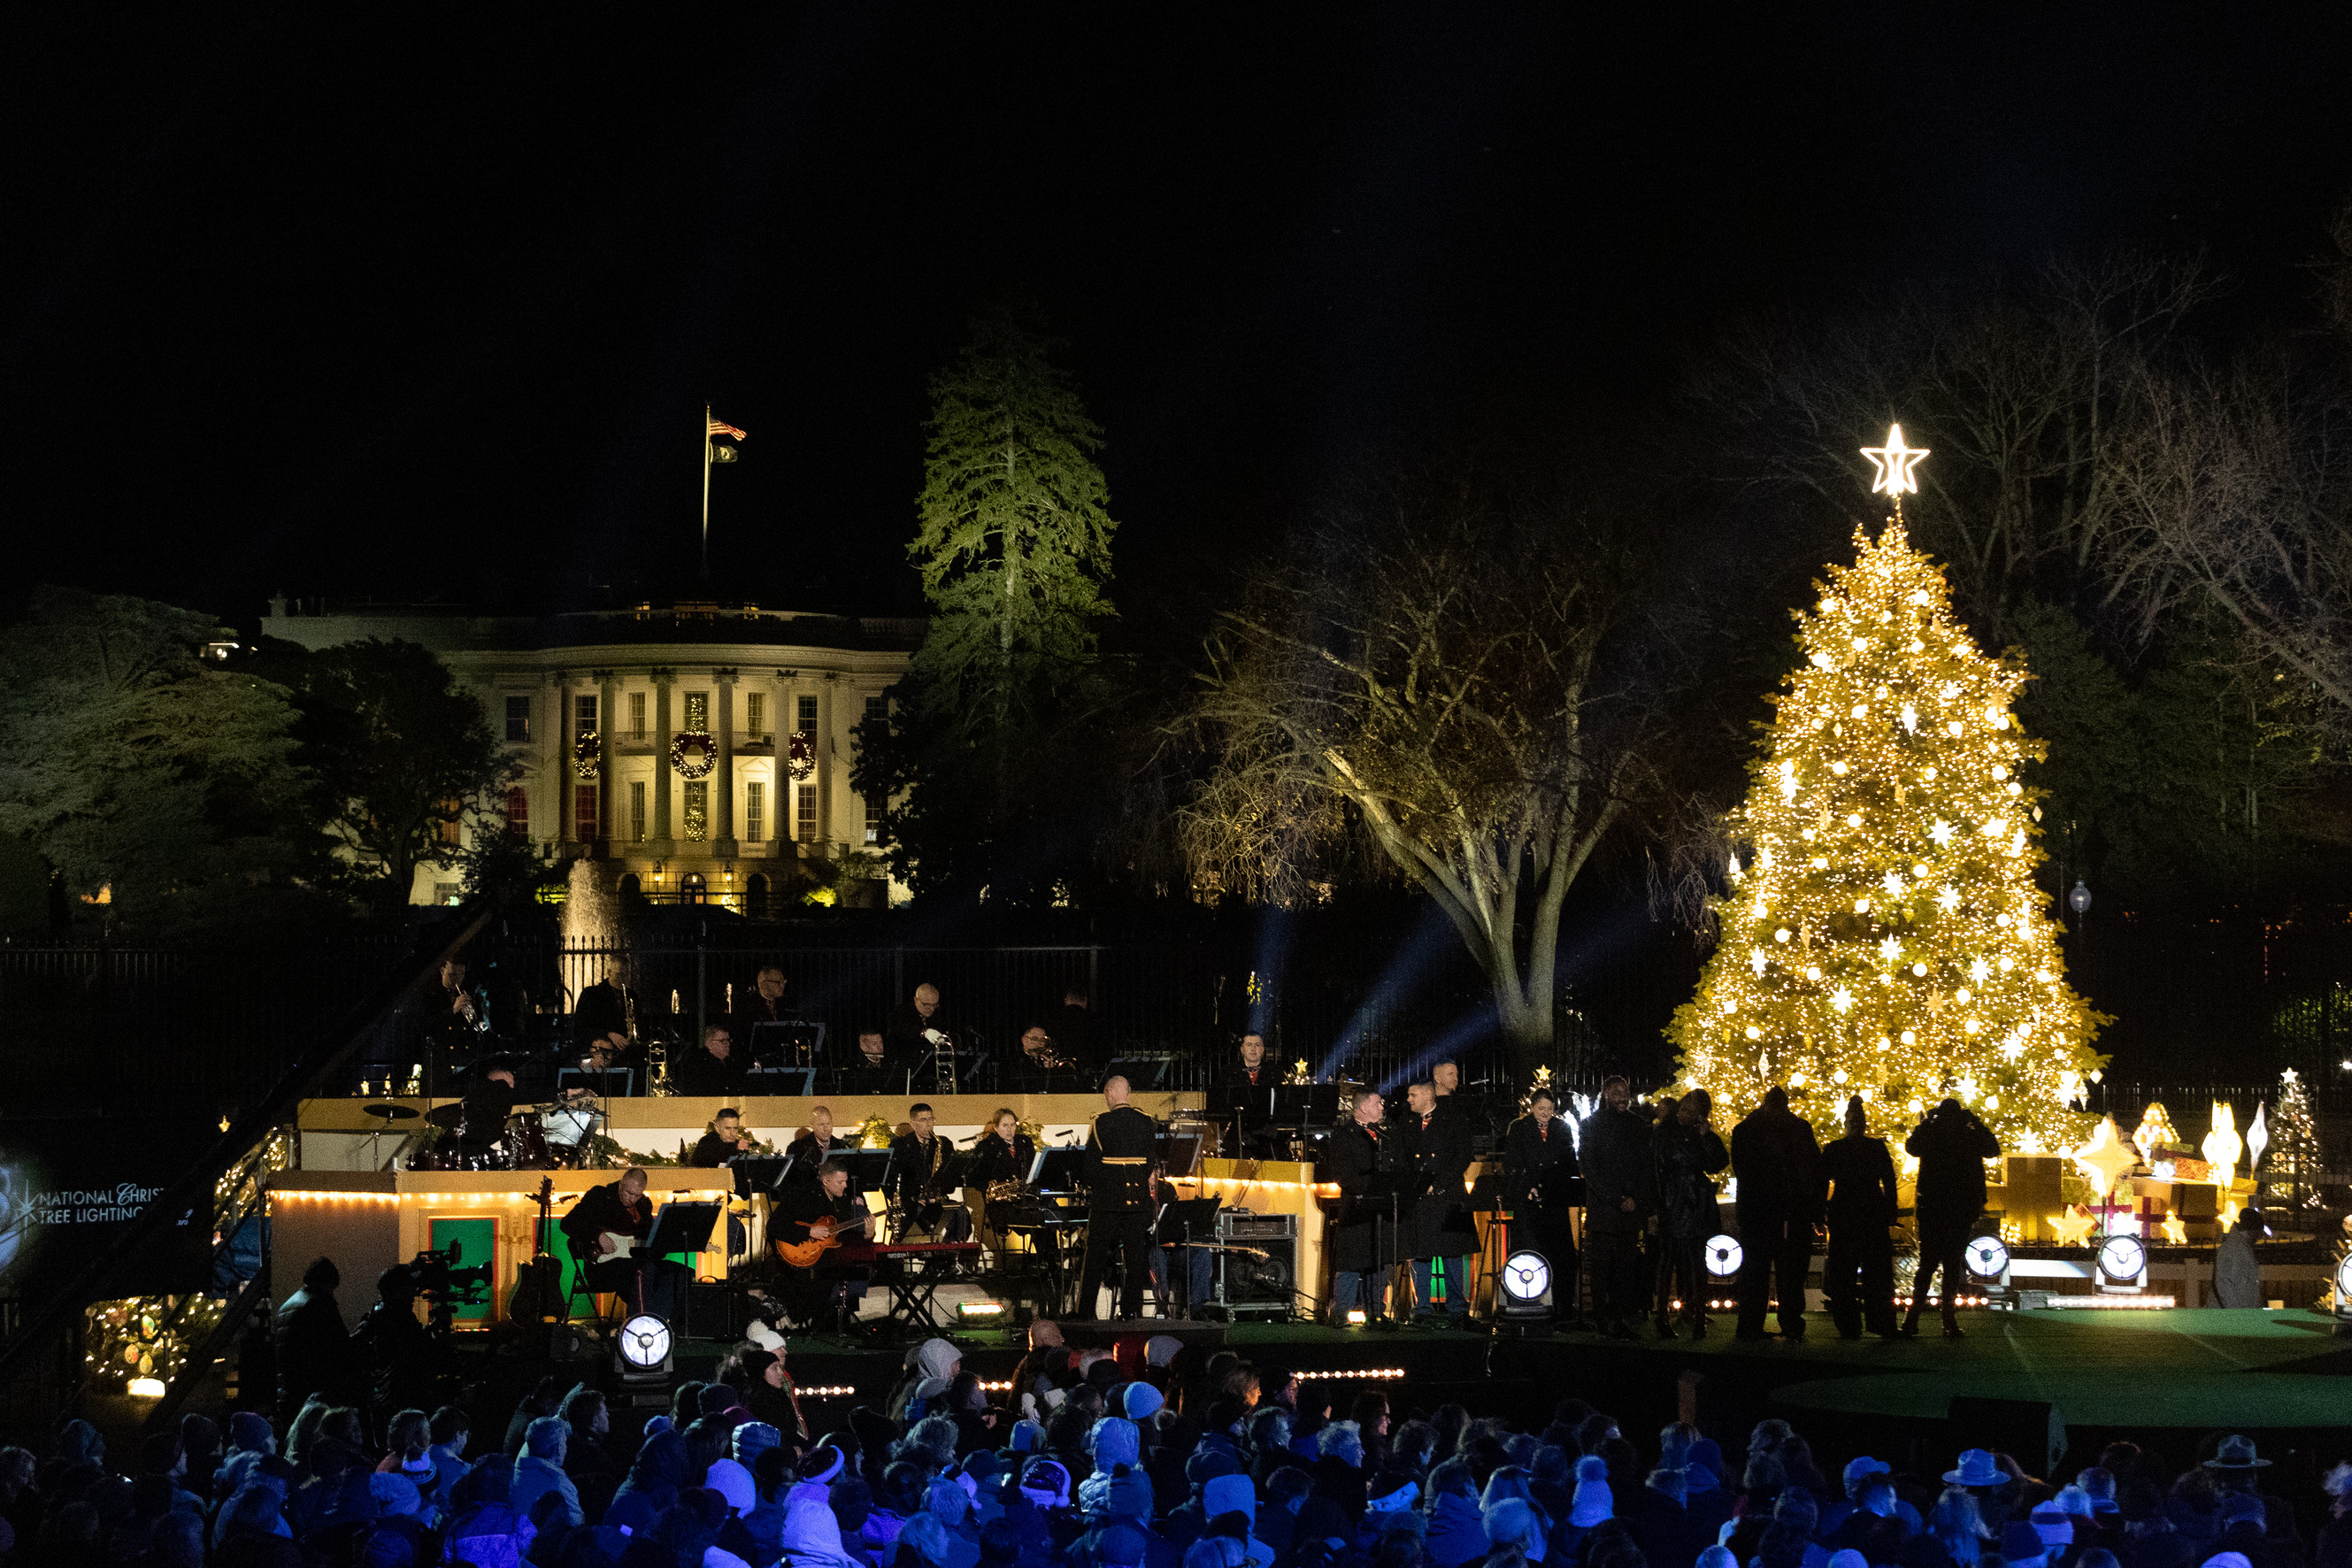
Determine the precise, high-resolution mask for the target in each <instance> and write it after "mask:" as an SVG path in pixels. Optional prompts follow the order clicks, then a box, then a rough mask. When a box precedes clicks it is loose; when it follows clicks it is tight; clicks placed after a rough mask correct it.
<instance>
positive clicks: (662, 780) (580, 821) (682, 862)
mask: <svg viewBox="0 0 2352 1568" xmlns="http://www.w3.org/2000/svg"><path fill="white" fill-rule="evenodd" d="M262 631H263V633H264V634H265V635H266V636H268V637H282V638H284V639H285V640H286V641H288V642H292V643H298V644H300V645H301V646H302V647H308V648H311V649H318V648H325V647H334V646H335V645H337V644H339V643H345V642H353V641H357V640H360V639H362V638H365V637H383V638H395V637H397V638H404V639H405V640H407V641H410V642H415V643H419V644H422V645H423V646H424V647H428V648H431V649H432V650H433V651H434V652H435V653H436V654H437V655H438V656H440V658H441V659H442V661H443V662H444V663H445V664H446V665H447V666H448V667H449V668H450V669H451V670H452V671H453V672H455V674H456V675H457V679H459V681H461V682H462V683H463V684H464V685H466V686H467V687H468V688H470V689H472V690H473V691H474V693H475V695H476V696H477V697H478V698H479V699H480V700H481V703H482V708H483V710H484V711H485V712H486V713H487V714H488V718H489V721H490V724H491V727H492V730H493V732H495V733H498V734H501V735H503V736H504V737H505V739H506V742H507V744H508V745H509V747H511V748H512V749H513V751H514V752H515V754H516V755H517V756H518V757H519V758H520V760H521V761H522V763H523V765H524V771H523V774H522V778H521V781H520V783H518V784H516V785H515V786H514V787H513V789H512V790H510V791H509V795H508V798H507V800H506V801H505V802H504V803H503V804H504V814H505V819H506V823H507V825H508V826H510V827H512V828H513V829H514V830H516V831H518V832H520V833H521V834H523V835H524V836H525V837H528V838H530V840H532V841H533V842H534V843H536V844H538V845H539V846H541V847H542V849H543V850H544V851H545V852H547V853H549V854H551V855H566V856H583V857H586V858H591V859H594V860H598V861H604V862H608V863H609V865H610V876H611V879H612V882H613V884H614V885H615V886H618V887H623V888H634V889H635V890H637V891H641V892H644V893H646V894H647V895H649V896H651V897H653V898H654V899H656V900H659V901H670V900H677V901H681V902H697V901H709V902H712V903H720V904H725V905H728V906H730V907H734V908H757V907H759V906H760V905H761V903H762V902H764V900H766V898H767V896H768V894H769V893H770V891H771V889H776V890H779V891H781V887H780V884H782V883H789V882H793V881H796V880H798V877H797V875H796V873H795V872H794V868H793V867H792V866H791V865H789V864H788V862H790V861H792V860H793V859H796V858H797V859H806V858H822V859H828V860H830V859H837V858H839V857H840V856H841V855H842V854H844V853H845V851H849V850H855V849H860V848H867V847H878V845H879V842H880V836H881V803H880V802H878V801H867V800H864V799H861V798H860V797H859V796H858V795H857V794H856V792H855V791H854V790H853V789H852V788H851V787H850V783H849V769H850V761H851V757H852V753H853V751H854V747H855V740H854V737H853V735H852V730H853V728H854V727H855V726H856V724H857V722H858V721H860V720H862V719H864V718H865V717H866V715H867V714H868V713H870V712H873V711H875V710H877V708H878V707H879V706H880V705H881V704H882V703H883V702H884V701H885V700H886V698H885V695H884V694H885V693H886V692H887V690H888V689H889V688H890V686H891V685H892V683H893V682H895V681H896V680H897V679H898V677H899V676H900V675H901V674H903V673H904V672H905V670H906V668H907V664H908V658H910V657H911V656H912V654H913V652H914V649H915V646H916V644H917V643H918V642H919V641H920V640H921V638H922V632H923V623H922V622H921V621H920V620H916V619H888V618H873V617H856V616H826V615H815V614H807V613H801V612H795V611H789V610H782V611H779V610H762V609H761V608H759V607H757V606H756V605H718V604H705V603H680V604H677V605H666V606H656V605H639V606H637V607H635V608H633V609H627V610H600V611H587V612H582V613H577V614H569V615H556V616H469V615H463V614H457V613H453V612H450V611H446V610H436V609H433V608H431V607H414V608H407V607H380V608H367V609H359V610H352V611H349V612H336V613H326V612H325V611H324V610H323V607H322V608H321V610H320V612H319V613H313V614H305V613H303V612H302V610H301V609H300V608H299V606H289V604H288V602H287V601H286V600H284V599H273V600H271V601H270V605H269V614H268V616H265V617H264V618H263V621H262ZM452 876H453V873H451V872H450V871H447V870H445V869H437V868H431V867H426V868H420V869H419V870H418V872H417V880H416V887H415V890H414V892H413V894H412V901H414V902H419V903H422V902H446V901H447V900H449V899H451V898H452V897H454V896H455V894H456V892H457V887H456V885H455V883H454V881H452V880H451V878H452ZM630 879H634V881H633V882H632V881H631V880H630Z"/></svg>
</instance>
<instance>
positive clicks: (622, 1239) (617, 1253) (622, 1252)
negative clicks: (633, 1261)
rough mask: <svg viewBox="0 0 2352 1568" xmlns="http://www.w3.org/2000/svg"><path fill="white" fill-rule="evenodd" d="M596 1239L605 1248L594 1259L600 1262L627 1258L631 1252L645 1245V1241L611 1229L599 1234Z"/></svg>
mask: <svg viewBox="0 0 2352 1568" xmlns="http://www.w3.org/2000/svg"><path fill="white" fill-rule="evenodd" d="M596 1240H597V1243H598V1245H599V1246H601V1247H603V1248H604V1250H603V1251H601V1252H599V1253H598V1254H597V1255H596V1257H595V1259H594V1261H596V1262H598V1263H612V1262H614V1261H616V1260H618V1259H620V1258H627V1257H629V1256H630V1255H631V1254H633V1253H635V1251H636V1250H637V1248H638V1247H643V1246H644V1245H645V1243H643V1242H641V1241H639V1240H638V1239H637V1238H636V1237H634V1236H622V1235H620V1234H619V1233H617V1232H614V1231H609V1230H608V1231H605V1232H604V1233H603V1234H602V1235H600V1236H598V1237H596Z"/></svg>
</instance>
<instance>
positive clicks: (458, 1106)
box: [425, 1100, 466, 1127]
mask: <svg viewBox="0 0 2352 1568" xmlns="http://www.w3.org/2000/svg"><path fill="white" fill-rule="evenodd" d="M465 1120H466V1102H465V1101H464V1100H451V1101H450V1102H449V1103H448V1104H446V1105H436V1106H435V1107H434V1108H433V1109H432V1110H428V1111H426V1112H425V1121H430V1122H431V1123H433V1125H434V1126H436V1127H455V1126H457V1124H458V1123H459V1122H461V1121H465Z"/></svg>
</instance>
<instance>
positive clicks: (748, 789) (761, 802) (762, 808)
mask: <svg viewBox="0 0 2352 1568" xmlns="http://www.w3.org/2000/svg"><path fill="white" fill-rule="evenodd" d="M754 700H755V701H756V700H757V699H756V698H755V699H754ZM766 837H768V786H767V785H766V784H762V783H761V782H760V781H759V780H758V779H751V780H748V781H746V783H745V784H744V785H743V842H744V843H746V844H757V843H759V842H760V841H761V840H762V839H764V838H766Z"/></svg>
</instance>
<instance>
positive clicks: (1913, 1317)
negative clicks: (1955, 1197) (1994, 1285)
mask: <svg viewBox="0 0 2352 1568" xmlns="http://www.w3.org/2000/svg"><path fill="white" fill-rule="evenodd" d="M1975 1226H1976V1216H1975V1215H1969V1217H1968V1218H1966V1219H1956V1218H1954V1217H1953V1216H1951V1215H1932V1214H1923V1215H1920V1216H1919V1267H1918V1268H1917V1270H1916V1272H1914V1273H1913V1275H1912V1276H1911V1310H1910V1311H1909V1312H1907V1313H1906V1314H1905V1317H1906V1321H1917V1319H1918V1316H1919V1308H1920V1305H1921V1303H1923V1302H1924V1301H1926V1300H1927V1281H1928V1280H1929V1279H1934V1278H1935V1277H1936V1276H1937V1274H1941V1275H1942V1276H1943V1277H1944V1278H1943V1289H1942V1290H1941V1291H1940V1292H1939V1294H1940V1295H1941V1296H1942V1297H1943V1313H1944V1321H1946V1322H1950V1321H1952V1314H1953V1312H1954V1311H1955V1310H1956V1309H1955V1308H1954V1307H1953V1305H1952V1298H1953V1297H1955V1296H1958V1294H1959V1293H1960V1292H1961V1291H1963V1290H1965V1289H1968V1288H1969V1271H1968V1268H1967V1266H1966V1265H1965V1264H1964V1263H1963V1262H1962V1261H1961V1258H1960V1255H1961V1254H1962V1253H1963V1252H1965V1251H1966V1250H1967V1249H1968V1245H1969V1231H1970V1230H1971V1229H1973V1228H1975Z"/></svg>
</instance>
